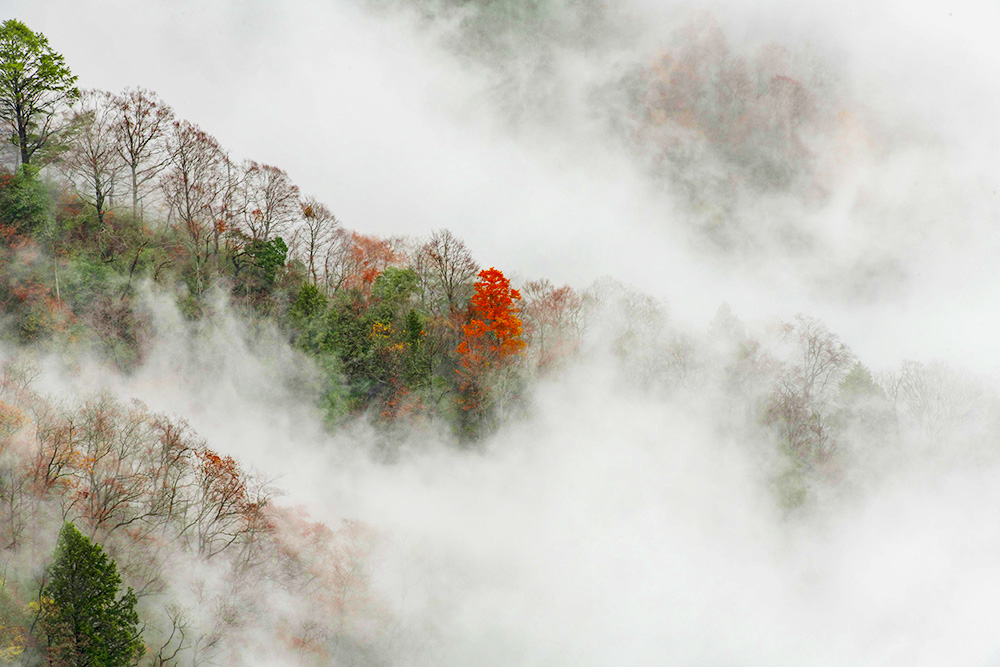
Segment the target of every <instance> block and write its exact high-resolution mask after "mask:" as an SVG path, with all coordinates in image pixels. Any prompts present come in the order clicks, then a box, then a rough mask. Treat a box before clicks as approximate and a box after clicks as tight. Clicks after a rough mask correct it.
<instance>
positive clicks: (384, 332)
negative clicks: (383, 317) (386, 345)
mask: <svg viewBox="0 0 1000 667" xmlns="http://www.w3.org/2000/svg"><path fill="white" fill-rule="evenodd" d="M392 334H393V330H392V325H391V324H385V323H383V322H377V321H376V322H372V332H371V334H370V338H371V339H372V340H373V341H375V342H377V343H378V342H384V341H388V340H389V338H390V337H391V336H392Z"/></svg>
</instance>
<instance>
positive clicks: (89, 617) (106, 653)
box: [42, 522, 145, 667]
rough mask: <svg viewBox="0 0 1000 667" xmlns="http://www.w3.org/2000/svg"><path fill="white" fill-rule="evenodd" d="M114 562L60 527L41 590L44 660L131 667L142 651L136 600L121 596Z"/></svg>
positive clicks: (78, 535)
mask: <svg viewBox="0 0 1000 667" xmlns="http://www.w3.org/2000/svg"><path fill="white" fill-rule="evenodd" d="M120 588H121V577H120V576H119V575H118V568H117V566H116V565H115V562H114V561H113V560H111V559H109V558H108V556H107V555H106V554H105V553H104V550H103V549H101V547H100V545H97V544H91V542H90V540H88V539H87V538H86V537H84V536H83V535H82V534H81V533H80V531H78V530H77V529H76V527H75V526H74V525H73V524H72V523H68V522H67V523H66V524H64V525H63V528H62V530H61V531H60V533H59V543H58V545H57V546H56V552H55V556H54V559H53V564H52V567H51V568H50V569H49V581H48V583H47V584H46V585H45V588H44V589H43V590H42V613H43V617H42V627H43V629H44V631H45V635H46V640H47V643H48V650H49V657H50V659H51V660H52V662H54V663H55V664H66V665H74V666H76V667H130V666H131V665H135V664H136V663H137V662H138V660H139V658H140V657H141V656H142V654H143V652H144V651H145V648H144V646H143V644H142V641H141V640H140V638H139V637H140V634H141V632H140V631H139V628H138V625H139V615H138V614H137V613H136V611H135V604H136V597H135V593H134V592H133V591H132V589H131V588H129V589H128V592H126V593H125V594H124V595H122V596H121V597H119V596H118V592H119V589H120Z"/></svg>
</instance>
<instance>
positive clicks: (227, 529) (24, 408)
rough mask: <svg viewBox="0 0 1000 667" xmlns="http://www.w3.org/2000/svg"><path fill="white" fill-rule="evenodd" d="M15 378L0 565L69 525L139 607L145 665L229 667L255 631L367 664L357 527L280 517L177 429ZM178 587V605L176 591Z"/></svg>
mask: <svg viewBox="0 0 1000 667" xmlns="http://www.w3.org/2000/svg"><path fill="white" fill-rule="evenodd" d="M25 369H30V367H29V366H18V365H17V364H8V365H6V366H5V367H0V536H2V543H0V557H3V558H4V561H5V562H10V561H11V559H15V558H19V557H21V556H28V555H30V553H34V552H35V551H37V549H38V545H39V544H45V543H46V538H45V534H46V531H48V530H49V529H50V528H51V529H53V530H55V528H57V527H58V526H60V525H61V524H62V522H63V521H72V522H74V523H75V524H76V526H77V527H78V528H79V529H80V530H81V531H82V532H84V533H86V534H87V535H88V536H89V537H90V539H92V540H94V541H95V542H98V543H100V544H102V545H103V547H104V549H105V551H106V552H107V553H108V554H109V555H110V556H111V557H112V558H113V559H114V560H115V561H116V562H117V564H118V566H119V570H120V571H121V572H122V575H123V577H124V578H125V579H126V581H127V583H128V584H129V585H130V586H133V587H134V588H135V590H136V592H137V594H138V595H139V597H141V598H144V599H146V600H147V602H146V605H145V607H146V609H147V610H148V611H146V612H144V614H145V616H144V623H145V625H146V630H145V636H144V639H145V640H146V643H147V646H148V647H149V650H148V651H147V656H146V658H145V659H144V662H143V663H142V664H150V665H158V666H160V667H166V666H167V665H198V664H218V663H213V661H220V660H221V661H222V662H223V663H228V660H229V658H228V657H227V651H230V650H234V651H235V650H238V646H237V645H236V643H235V642H236V641H237V640H238V638H239V637H241V636H242V633H244V632H248V631H251V630H249V628H250V627H257V626H256V624H258V623H261V620H260V619H261V618H270V620H269V621H267V622H266V623H267V624H268V627H267V630H266V631H267V632H271V633H272V634H273V637H272V638H273V639H274V640H275V641H276V642H279V641H287V642H289V643H292V644H294V646H299V647H300V648H301V649H302V650H303V651H309V652H312V653H315V655H316V656H323V657H324V659H326V660H327V663H328V662H329V660H330V659H335V658H338V657H340V656H343V654H344V651H348V650H349V651H351V652H364V651H367V650H370V649H369V648H366V646H367V645H366V643H365V639H371V638H372V637H375V636H378V635H379V634H380V633H382V632H384V630H385V628H387V627H388V625H389V623H390V620H391V619H389V618H388V615H387V614H386V613H385V611H384V609H383V607H382V605H381V604H380V603H379V602H378V600H377V598H376V597H375V596H374V595H373V594H372V593H371V591H370V589H369V579H370V576H371V563H370V561H369V556H370V554H371V551H372V549H373V545H374V540H375V539H376V535H375V534H374V532H373V531H372V530H371V529H369V528H367V527H366V526H365V525H364V524H361V523H359V522H353V521H345V522H344V523H343V525H342V526H341V527H340V528H339V529H336V530H331V529H330V528H328V527H326V526H325V525H323V524H320V523H314V522H311V521H310V520H309V519H308V517H307V516H306V515H305V514H304V513H303V512H302V511H301V510H289V509H283V508H280V507H276V506H274V505H273V504H272V497H273V495H274V493H273V489H272V488H271V487H270V486H269V485H268V484H267V483H265V481H264V480H263V479H262V478H261V477H260V476H259V475H256V474H254V473H252V472H250V471H247V470H246V469H245V468H244V467H243V466H241V465H240V463H239V462H238V461H236V460H235V459H234V458H232V457H231V456H226V455H223V454H220V453H218V452H216V451H214V450H213V449H211V448H210V447H209V446H208V445H207V444H206V443H205V441H204V440H202V439H200V438H199V437H198V436H197V435H196V434H195V433H194V432H193V431H192V430H191V429H190V427H189V426H188V425H187V424H186V423H184V422H183V421H179V420H176V419H171V418H168V417H166V416H165V415H162V414H157V413H154V412H151V411H150V410H149V409H148V408H146V407H145V406H144V405H142V404H141V403H138V402H131V403H125V402H122V401H119V400H117V399H115V398H112V397H111V396H109V395H98V396H96V397H94V398H92V399H91V400H88V401H86V402H83V403H80V404H76V405H62V404H59V403H56V402H53V401H52V400H50V399H47V398H46V397H44V396H42V395H39V394H37V393H35V391H34V390H33V389H32V386H31V385H32V382H33V373H31V372H25ZM179 561H180V562H186V563H189V564H190V565H189V567H188V570H186V571H181V570H179V569H178V568H177V563H178V562H179ZM192 567H193V568H196V569H195V571H191V570H190V568H192ZM198 568H203V569H204V571H205V572H206V573H209V572H210V577H208V579H207V580H205V579H203V578H201V577H200V576H199V575H198V574H197V569H198ZM5 576H8V577H9V576H12V573H11V572H5ZM220 578H221V579H220ZM216 580H219V581H218V583H212V582H213V581H216ZM185 586H193V588H192V589H191V590H190V592H189V593H188V594H185V595H184V596H182V597H181V599H182V600H183V602H179V601H178V600H177V599H175V598H173V597H172V591H175V590H177V588H178V587H181V588H183V587H185ZM268 595H271V596H274V595H281V596H291V599H293V600H297V603H296V611H294V612H293V613H290V614H286V613H285V611H287V610H285V611H282V610H281V609H280V608H276V607H273V606H272V607H269V606H268V605H267V602H266V600H267V596H268ZM192 596H193V598H192ZM192 599H194V600H196V601H197V606H196V607H190V606H186V605H190V604H191V600H192ZM303 610H304V611H306V612H307V613H300V612H302V611H303ZM24 634H25V635H27V632H25V633H24ZM358 637H362V639H358ZM304 662H306V663H310V664H311V662H310V660H304ZM229 664H231V663H229ZM324 664H326V663H324Z"/></svg>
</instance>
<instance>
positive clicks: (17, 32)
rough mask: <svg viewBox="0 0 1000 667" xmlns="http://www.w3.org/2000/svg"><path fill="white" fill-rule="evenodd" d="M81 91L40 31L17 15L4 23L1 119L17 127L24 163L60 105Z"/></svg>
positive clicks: (1, 33) (42, 139) (48, 133)
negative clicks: (30, 27)
mask: <svg viewBox="0 0 1000 667" xmlns="http://www.w3.org/2000/svg"><path fill="white" fill-rule="evenodd" d="M78 95H79V91H78V90H77V88H76V77H75V76H73V74H72V73H71V72H70V70H69V67H67V65H66V61H65V60H64V59H63V57H62V55H60V54H58V53H56V52H55V51H53V50H52V48H51V47H50V46H49V40H48V39H46V38H45V36H44V35H42V34H41V33H36V32H32V31H31V29H29V28H28V26H26V25H24V24H23V23H21V22H20V21H18V20H16V19H9V20H7V21H4V22H3V24H2V25H0V118H2V119H3V121H4V122H5V123H7V124H8V125H9V126H10V128H11V130H12V131H13V133H14V134H13V137H12V142H13V143H15V144H16V145H17V146H18V148H20V151H21V164H29V163H30V162H31V156H32V155H34V153H35V152H36V151H37V150H38V149H40V148H42V146H44V145H45V143H46V142H47V141H48V139H49V138H50V137H51V136H52V134H53V133H54V131H55V130H56V127H55V126H54V123H53V121H54V117H55V115H56V112H57V111H59V108H60V107H61V106H62V105H63V104H65V103H67V102H70V101H72V100H73V99H75V98H76V97H77V96H78Z"/></svg>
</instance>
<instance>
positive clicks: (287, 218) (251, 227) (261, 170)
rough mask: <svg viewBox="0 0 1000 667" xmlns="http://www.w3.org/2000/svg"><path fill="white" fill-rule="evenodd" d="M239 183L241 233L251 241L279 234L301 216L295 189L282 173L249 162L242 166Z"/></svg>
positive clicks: (266, 166) (268, 166)
mask: <svg viewBox="0 0 1000 667" xmlns="http://www.w3.org/2000/svg"><path fill="white" fill-rule="evenodd" d="M242 183H243V198H244V199H243V207H242V211H243V221H244V226H245V229H244V230H243V231H244V232H245V233H246V234H247V236H249V237H250V240H251V241H269V240H271V238H272V237H273V236H277V235H280V234H283V233H284V232H285V230H287V229H288V227H289V225H291V223H292V222H293V221H294V220H295V219H296V218H297V217H298V216H299V215H301V213H302V207H301V204H300V203H299V188H298V186H297V185H293V184H292V181H291V179H289V178H288V174H286V173H285V171H284V170H282V169H279V168H278V167H272V166H271V165H268V164H258V163H256V162H252V161H251V162H248V163H247V164H246V165H245V166H244V175H243V180H242Z"/></svg>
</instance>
